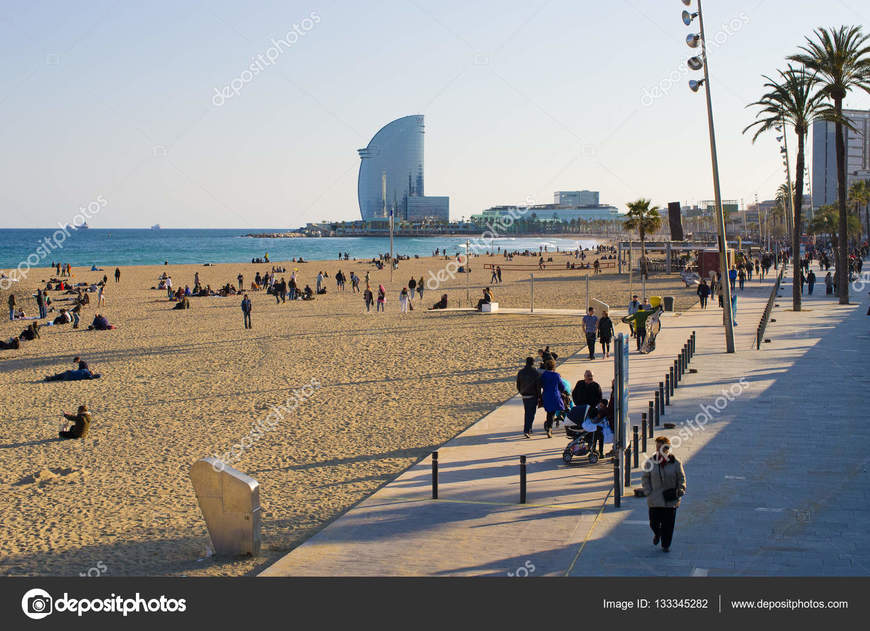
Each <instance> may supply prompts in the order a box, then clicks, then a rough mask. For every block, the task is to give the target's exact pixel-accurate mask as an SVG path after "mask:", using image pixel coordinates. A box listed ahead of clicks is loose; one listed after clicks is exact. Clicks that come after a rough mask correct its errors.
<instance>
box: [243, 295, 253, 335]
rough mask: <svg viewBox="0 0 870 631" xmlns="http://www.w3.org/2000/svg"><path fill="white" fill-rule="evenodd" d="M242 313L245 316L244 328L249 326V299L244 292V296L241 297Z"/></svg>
mask: <svg viewBox="0 0 870 631" xmlns="http://www.w3.org/2000/svg"><path fill="white" fill-rule="evenodd" d="M242 314H243V315H244V316H245V328H246V329H250V328H251V299H250V298H248V294H245V297H244V298H242Z"/></svg>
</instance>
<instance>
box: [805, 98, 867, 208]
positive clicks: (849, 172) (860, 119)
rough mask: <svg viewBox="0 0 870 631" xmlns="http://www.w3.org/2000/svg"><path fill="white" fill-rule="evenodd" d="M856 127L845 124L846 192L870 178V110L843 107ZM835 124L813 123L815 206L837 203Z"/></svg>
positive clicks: (846, 115)
mask: <svg viewBox="0 0 870 631" xmlns="http://www.w3.org/2000/svg"><path fill="white" fill-rule="evenodd" d="M843 115H844V116H845V117H846V118H847V119H849V120H850V121H851V122H852V125H854V126H855V129H856V130H857V131H853V130H851V129H849V128H848V127H845V126H844V127H843V133H844V135H845V141H846V193H847V194H848V191H849V188H850V187H851V186H852V184H853V183H854V182H856V181H857V180H870V110H843ZM834 130H835V125H834V123H831V122H829V121H822V120H817V121H815V122H814V123H813V175H812V178H813V189H812V190H813V208H818V207H819V206H823V205H825V204H836V203H837V142H836V135H835V131H834Z"/></svg>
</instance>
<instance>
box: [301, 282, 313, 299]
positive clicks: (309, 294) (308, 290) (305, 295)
mask: <svg viewBox="0 0 870 631" xmlns="http://www.w3.org/2000/svg"><path fill="white" fill-rule="evenodd" d="M302 300H314V292H313V291H312V289H311V286H310V285H305V290H304V291H303V293H302Z"/></svg>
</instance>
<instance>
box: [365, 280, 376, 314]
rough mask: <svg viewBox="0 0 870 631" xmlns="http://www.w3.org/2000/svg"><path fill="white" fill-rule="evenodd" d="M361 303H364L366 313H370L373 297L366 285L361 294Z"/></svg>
mask: <svg viewBox="0 0 870 631" xmlns="http://www.w3.org/2000/svg"><path fill="white" fill-rule="evenodd" d="M363 301H364V302H365V303H366V311H371V310H372V305H373V304H374V302H375V297H374V296H373V295H372V288H371V287H369V286H368V285H366V290H365V291H364V292H363Z"/></svg>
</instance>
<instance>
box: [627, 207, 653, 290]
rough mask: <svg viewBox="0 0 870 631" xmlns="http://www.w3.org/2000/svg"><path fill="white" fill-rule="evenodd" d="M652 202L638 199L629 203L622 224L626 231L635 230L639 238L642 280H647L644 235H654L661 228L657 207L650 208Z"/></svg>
mask: <svg viewBox="0 0 870 631" xmlns="http://www.w3.org/2000/svg"><path fill="white" fill-rule="evenodd" d="M651 203H652V202H651V201H650V200H648V199H643V198H641V199H638V200H635V201H633V202H629V203H628V204H627V206H628V212H627V213H626V215H625V216H626V217H627V218H626V220H625V221H624V222H623V224H622V225H623V227H624V228H625V229H626V230H637V234H638V236H639V237H640V261H641V267H640V273H641V275H642V276H643V277H644V278H649V274H648V273H647V261H646V243H645V241H646V235H648V234H653V233H655V232H656V231H657V230H658V229H659V228H661V227H662V216H661V215H660V214H659V207H658V206H650V204H651Z"/></svg>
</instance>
